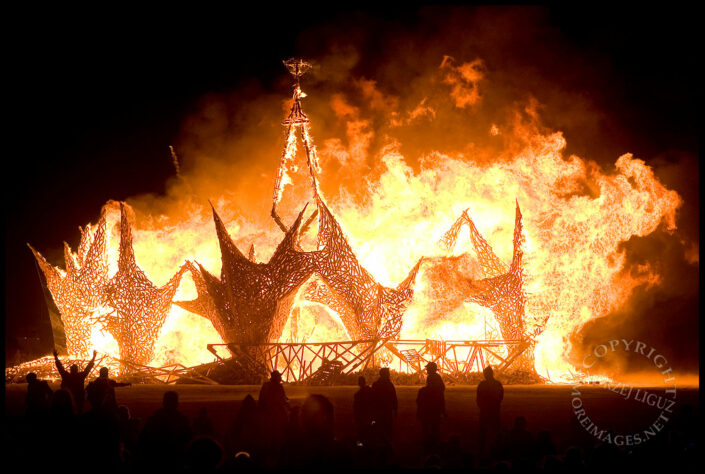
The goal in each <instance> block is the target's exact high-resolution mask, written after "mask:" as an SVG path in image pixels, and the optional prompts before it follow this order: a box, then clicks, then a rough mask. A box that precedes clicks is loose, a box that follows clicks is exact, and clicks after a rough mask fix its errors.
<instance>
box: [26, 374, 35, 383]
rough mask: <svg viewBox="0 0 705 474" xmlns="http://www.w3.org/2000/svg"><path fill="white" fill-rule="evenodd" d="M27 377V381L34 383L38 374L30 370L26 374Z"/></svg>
mask: <svg viewBox="0 0 705 474" xmlns="http://www.w3.org/2000/svg"><path fill="white" fill-rule="evenodd" d="M25 379H26V380H27V383H32V382H36V381H37V374H35V373H34V372H30V373H28V374H27V375H26V376H25Z"/></svg>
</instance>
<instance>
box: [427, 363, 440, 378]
mask: <svg viewBox="0 0 705 474" xmlns="http://www.w3.org/2000/svg"><path fill="white" fill-rule="evenodd" d="M426 372H427V373H428V374H429V375H431V374H435V373H436V372H438V365H436V363H435V362H429V363H428V364H426Z"/></svg>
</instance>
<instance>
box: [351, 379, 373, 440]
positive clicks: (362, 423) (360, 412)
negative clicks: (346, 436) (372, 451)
mask: <svg viewBox="0 0 705 474" xmlns="http://www.w3.org/2000/svg"><path fill="white" fill-rule="evenodd" d="M357 384H358V386H359V387H360V390H358V391H357V392H355V397H354V399H353V417H354V418H355V424H356V425H357V440H358V442H360V443H362V444H367V442H368V441H369V436H370V427H371V426H372V419H373V414H374V413H373V410H374V393H373V392H372V388H371V387H370V386H369V385H367V381H366V380H365V377H363V376H360V377H359V378H358V379H357Z"/></svg>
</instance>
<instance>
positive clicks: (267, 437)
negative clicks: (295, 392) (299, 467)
mask: <svg viewBox="0 0 705 474" xmlns="http://www.w3.org/2000/svg"><path fill="white" fill-rule="evenodd" d="M257 409H258V411H259V415H260V427H261V428H262V430H261V436H262V447H263V448H264V450H265V453H266V456H267V460H266V463H267V465H268V466H270V465H271V463H274V462H276V459H277V457H278V456H279V452H280V450H281V447H282V444H283V442H284V433H285V431H286V426H287V424H288V420H289V414H288V412H289V399H288V398H286V393H285V392H284V387H283V386H282V376H281V374H280V373H279V371H278V370H275V371H273V372H272V373H271V376H270V378H269V380H268V381H267V382H265V383H263V384H262V388H261V389H260V392H259V401H258V402H257Z"/></svg>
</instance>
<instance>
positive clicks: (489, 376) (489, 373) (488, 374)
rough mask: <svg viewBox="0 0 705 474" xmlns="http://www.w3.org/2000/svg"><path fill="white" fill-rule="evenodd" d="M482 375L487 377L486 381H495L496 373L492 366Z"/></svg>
mask: <svg viewBox="0 0 705 474" xmlns="http://www.w3.org/2000/svg"><path fill="white" fill-rule="evenodd" d="M482 373H483V375H484V376H485V380H492V379H494V371H493V370H492V366H491V365H488V366H487V367H485V370H483V371H482Z"/></svg>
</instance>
